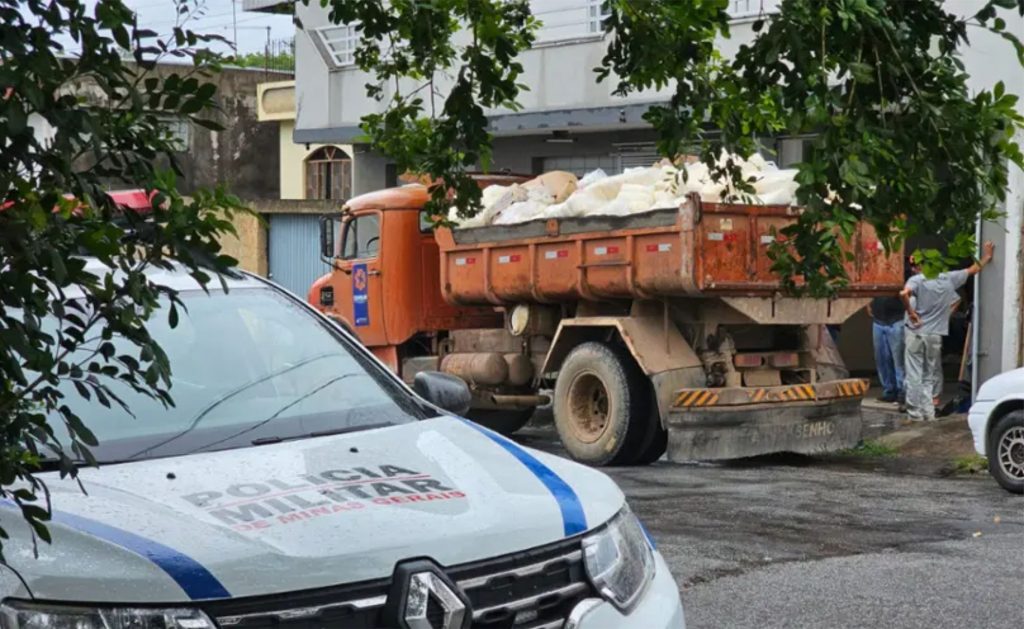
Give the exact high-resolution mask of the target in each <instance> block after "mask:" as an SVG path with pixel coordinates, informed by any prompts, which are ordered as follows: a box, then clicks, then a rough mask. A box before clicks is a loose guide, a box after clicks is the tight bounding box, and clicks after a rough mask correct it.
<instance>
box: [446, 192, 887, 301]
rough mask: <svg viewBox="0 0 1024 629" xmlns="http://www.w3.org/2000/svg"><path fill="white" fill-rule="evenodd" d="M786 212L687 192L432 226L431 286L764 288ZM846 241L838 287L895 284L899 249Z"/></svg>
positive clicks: (861, 290) (696, 292)
mask: <svg viewBox="0 0 1024 629" xmlns="http://www.w3.org/2000/svg"><path fill="white" fill-rule="evenodd" d="M794 213H795V210H794V208H792V207H790V206H778V205H775V206H773V205H742V204H719V203H700V202H699V201H697V200H693V201H691V202H688V203H686V204H684V205H683V206H682V207H680V208H678V209H676V208H670V209H664V210H652V211H650V212H645V213H642V214H634V215H631V216H622V217H619V216H589V217H580V218H563V219H548V220H543V219H542V220H536V221H531V222H528V223H522V224H518V225H505V226H490V227H479V228H475V229H465V230H454V231H453V230H449V229H439V230H438V231H437V241H438V243H439V245H440V249H441V287H442V291H443V293H444V297H445V299H446V300H447V301H449V302H450V303H454V304H464V305H470V304H496V305H509V304H517V303H524V302H539V303H558V302H564V301H576V300H587V301H600V300H607V299H659V298H665V297H673V296H677V297H684V296H694V297H728V296H741V297H759V296H771V295H773V294H774V293H775V292H776V291H777V290H778V288H779V278H778V277H777V276H776V275H774V274H773V273H772V272H771V271H770V268H771V260H769V258H768V255H767V250H768V246H769V245H770V244H771V243H772V242H773V241H774V240H775V236H774V235H773V233H774V232H775V231H776V230H780V229H781V228H782V227H785V226H786V225H788V224H790V223H792V222H793V221H794V220H795V216H794ZM848 247H849V248H850V249H851V250H852V251H853V253H854V258H853V260H852V261H851V262H850V263H848V264H847V269H846V270H847V273H848V275H849V278H850V284H849V286H848V287H847V288H846V289H844V291H842V293H841V296H847V297H869V296H874V295H878V294H884V293H892V292H894V291H895V290H897V289H898V288H899V287H900V286H902V285H903V279H904V278H903V264H902V260H901V256H900V254H899V253H894V254H891V255H886V253H885V251H884V250H883V248H882V245H881V243H880V242H879V240H878V238H877V236H876V234H875V231H874V229H873V228H872V227H871V226H870V225H867V224H861V225H860V226H859V228H858V230H857V232H856V233H855V234H854V237H853V239H852V243H851V244H850V245H848Z"/></svg>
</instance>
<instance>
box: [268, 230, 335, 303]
mask: <svg viewBox="0 0 1024 629" xmlns="http://www.w3.org/2000/svg"><path fill="white" fill-rule="evenodd" d="M269 231H270V235H269V237H268V241H269V245H268V251H267V257H268V258H269V260H268V264H269V267H270V279H272V280H274V281H275V282H277V283H278V284H280V285H281V286H284V287H285V288H287V289H288V290H290V291H292V292H293V293H295V294H296V295H298V296H299V297H302V298H303V299H305V297H306V295H307V294H309V287H310V286H311V285H312V284H313V282H314V281H315V280H316V279H317V278H318V277H320V276H321V275H323V274H324V273H327V271H328V270H330V267H328V266H327V265H326V264H324V263H323V262H321V261H320V223H319V218H318V217H317V215H315V214H271V215H270V222H269Z"/></svg>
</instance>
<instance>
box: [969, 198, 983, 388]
mask: <svg viewBox="0 0 1024 629" xmlns="http://www.w3.org/2000/svg"><path fill="white" fill-rule="evenodd" d="M974 241H975V242H976V243H977V244H978V246H979V247H980V246H981V242H982V241H981V218H979V219H978V221H977V223H976V224H975V226H974ZM982 275H983V274H982V273H978V274H977V275H975V276H974V304H973V307H972V308H971V402H972V403H973V402H974V400H976V399H977V398H978V387H979V386H980V384H979V383H978V338H979V334H978V327H979V324H980V323H981V302H982V299H981V276H982Z"/></svg>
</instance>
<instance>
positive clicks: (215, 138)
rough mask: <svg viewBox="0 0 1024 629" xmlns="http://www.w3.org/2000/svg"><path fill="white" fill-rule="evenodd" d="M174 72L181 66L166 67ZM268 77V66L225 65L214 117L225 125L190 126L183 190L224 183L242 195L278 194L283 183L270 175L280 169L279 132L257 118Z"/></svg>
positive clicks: (271, 196) (181, 159) (182, 161)
mask: <svg viewBox="0 0 1024 629" xmlns="http://www.w3.org/2000/svg"><path fill="white" fill-rule="evenodd" d="M174 71H180V69H178V70H175V69H174V68H162V69H161V72H162V73H170V72H174ZM271 76H273V73H272V74H271ZM278 76H288V74H280V73H278ZM267 77H268V73H267V72H265V71H263V70H250V69H240V68H225V69H224V71H223V72H221V73H220V74H219V75H217V76H216V81H217V84H218V87H217V97H216V100H217V105H218V107H219V111H218V113H217V114H216V115H215V116H214V119H215V120H216V121H217V122H219V123H220V124H221V125H222V126H223V127H224V129H223V130H222V131H219V132H217V131H209V130H207V129H204V128H202V127H197V126H195V125H192V126H191V128H190V130H189V134H190V138H189V143H188V146H189V150H188V151H187V152H185V153H183V154H181V155H180V156H179V158H178V159H179V163H180V165H181V167H182V169H183V170H184V172H185V178H184V181H183V182H182V184H183V185H182V187H183V191H184V192H186V193H189V192H192V191H193V190H195V188H197V187H200V186H202V187H212V186H215V185H218V184H224V185H226V186H227V187H228V189H229V190H231V191H232V192H233V193H235V194H236V195H238V196H239V197H241V198H243V199H276V198H278V196H279V193H280V190H279V186H278V181H277V179H276V178H274V177H268V176H267V174H268V173H272V172H276V171H277V170H278V146H277V145H278V134H277V130H276V129H275V128H273V127H272V126H270V125H266V124H260V123H259V122H258V121H257V119H256V111H257V106H256V86H257V85H258V84H259V83H261V82H264V81H266V80H267Z"/></svg>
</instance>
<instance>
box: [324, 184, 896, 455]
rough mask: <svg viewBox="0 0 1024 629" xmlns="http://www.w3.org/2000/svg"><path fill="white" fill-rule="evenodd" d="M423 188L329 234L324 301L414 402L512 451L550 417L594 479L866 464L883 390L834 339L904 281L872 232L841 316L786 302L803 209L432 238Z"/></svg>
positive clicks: (861, 243) (844, 294)
mask: <svg viewBox="0 0 1024 629" xmlns="http://www.w3.org/2000/svg"><path fill="white" fill-rule="evenodd" d="M427 200H428V195H427V191H426V189H425V188H424V187H423V186H419V185H410V186H404V187H401V188H394V189H390V190H383V191H379V192H375V193H370V194H367V195H363V196H360V197H357V198H355V199H353V200H352V201H350V202H349V203H348V204H347V205H346V206H345V208H344V210H343V212H342V214H341V215H340V216H336V217H325V218H324V219H323V220H322V222H321V248H322V251H321V253H322V255H323V257H324V259H325V261H327V262H329V263H330V264H331V268H332V271H331V272H330V273H328V274H327V275H325V276H323V277H322V278H320V279H319V280H318V281H317V282H316V283H315V284H314V285H313V286H312V288H311V290H310V293H309V296H308V299H309V301H310V302H311V303H312V304H313V305H314V306H316V307H317V308H320V309H321V310H323V311H324V312H326V313H327V314H328V315H330V316H332V317H333V318H335V320H337V321H338V322H339V323H340V324H341V325H343V326H344V327H345V328H346V329H348V330H349V331H350V332H351V333H353V334H355V335H356V336H358V337H359V339H360V340H361V341H362V342H363V343H365V344H366V345H367V346H368V347H369V348H370V349H371V350H372V351H373V353H374V354H375V355H376V356H377V357H378V358H380V359H381V360H382V361H383V362H384V363H386V364H387V365H388V366H389V367H390V368H391V369H393V370H394V371H396V372H397V373H399V374H400V375H401V376H402V378H403V379H405V380H406V381H407V382H411V381H412V380H413V378H414V377H415V375H416V374H417V373H419V372H421V371H433V370H440V371H444V372H447V373H449V374H453V375H456V376H458V377H460V378H462V379H463V380H465V381H466V383H467V384H468V385H469V387H470V389H471V390H472V392H473V397H474V405H473V409H472V411H471V412H470V418H471V419H474V420H475V421H478V422H480V423H482V424H484V425H487V426H489V427H491V428H494V429H496V430H499V431H501V432H504V433H511V432H514V431H515V430H518V429H519V428H521V427H522V426H523V425H525V423H526V422H527V421H528V420H529V418H530V416H531V415H532V414H533V412H534V410H535V409H536V408H537V407H539V406H543V405H546V404H548V403H550V405H551V407H552V410H553V414H554V421H555V425H556V427H557V430H558V434H559V437H560V439H561V441H562V443H563V445H564V446H565V448H566V450H567V451H568V453H569V454H570V455H571V456H572V457H573V458H575V459H577V460H580V461H583V462H586V463H590V464H594V465H623V464H645V463H649V462H652V461H654V460H657V459H658V458H660V457H661V456H662V455H663V454H664V453H665V452H666V449H667V451H668V457H669V459H670V460H675V461H683V460H720V459H731V458H741V457H748V456H755V455H761V454H767V453H774V452H786V451H788V452H798V453H819V452H827V451H832V450H836V449H841V448H846V447H850V446H853V445H855V444H856V443H857V442H858V441H859V440H860V437H861V412H860V403H861V400H862V398H863V396H864V394H865V393H866V391H867V388H868V383H867V382H866V381H864V380H861V379H855V378H850V377H849V374H848V372H847V370H846V369H845V367H844V365H843V361H842V358H841V357H840V356H839V353H838V351H837V350H836V347H835V344H834V343H833V341H832V338H831V336H830V335H829V333H828V331H827V329H826V326H828V325H833V324H841V323H843V322H844V321H845V320H846V319H848V318H849V317H850V316H851V315H852V314H853V313H855V312H856V311H857V310H859V309H861V308H863V307H864V306H865V305H866V303H867V302H868V301H869V300H870V298H871V297H873V296H876V295H879V294H885V293H892V292H895V291H896V290H897V289H898V288H899V286H901V285H902V281H903V268H902V259H901V256H900V255H899V253H894V254H887V253H886V252H885V251H884V250H883V248H882V246H881V244H880V242H879V240H878V238H877V237H876V235H875V233H874V231H873V230H872V228H871V227H870V226H868V225H860V226H858V228H857V230H856V232H855V233H854V236H853V238H852V239H851V242H850V244H849V245H848V247H849V250H850V252H851V253H852V254H853V255H852V256H850V261H849V263H848V264H847V269H846V270H847V273H848V274H849V278H850V282H849V284H848V286H847V287H846V288H845V289H843V290H842V291H841V292H840V293H839V294H838V295H837V296H836V297H835V298H833V299H813V298H795V297H789V296H786V295H784V294H782V293H781V292H780V288H779V287H780V282H779V279H778V277H776V276H775V275H774V274H773V273H772V271H771V261H770V259H769V257H768V255H767V250H768V247H769V246H770V245H771V244H772V243H773V242H774V241H775V239H776V238H777V233H778V230H780V229H781V228H782V227H784V226H786V225H788V224H790V223H791V222H793V221H794V220H795V212H796V210H795V209H794V208H792V207H789V206H769V205H743V204H717V203H701V201H700V200H699V198H698V197H696V196H691V197H690V198H689V199H688V200H687V201H686V202H685V203H683V204H681V206H680V207H673V208H665V209H660V210H653V211H649V212H645V213H641V214H633V215H630V216H589V217H578V218H561V219H546V220H545V219H541V220H535V221H531V222H527V223H522V224H517V225H506V226H486V227H478V228H473V229H448V228H439V229H437V230H433V229H431V221H430V218H429V217H428V216H427V215H426V214H425V213H424V211H423V207H424V205H425V203H426V202H427Z"/></svg>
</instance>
